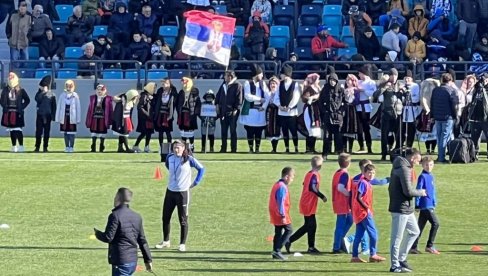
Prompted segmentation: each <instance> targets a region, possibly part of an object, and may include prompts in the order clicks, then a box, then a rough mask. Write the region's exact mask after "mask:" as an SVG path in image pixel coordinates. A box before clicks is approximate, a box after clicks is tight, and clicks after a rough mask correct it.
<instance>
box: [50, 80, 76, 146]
mask: <svg viewBox="0 0 488 276" xmlns="http://www.w3.org/2000/svg"><path fill="white" fill-rule="evenodd" d="M56 122H58V123H59V124H60V130H61V132H63V133H64V145H65V149H64V152H68V153H71V152H73V151H74V146H75V135H76V129H77V126H76V125H77V124H79V123H80V122H81V106H80V97H79V96H78V93H76V92H75V83H74V81H72V80H67V81H66V83H65V84H64V93H61V95H60V96H59V100H58V106H57V108H56Z"/></svg>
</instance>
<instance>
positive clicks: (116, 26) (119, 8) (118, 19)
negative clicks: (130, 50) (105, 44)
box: [108, 2, 133, 47]
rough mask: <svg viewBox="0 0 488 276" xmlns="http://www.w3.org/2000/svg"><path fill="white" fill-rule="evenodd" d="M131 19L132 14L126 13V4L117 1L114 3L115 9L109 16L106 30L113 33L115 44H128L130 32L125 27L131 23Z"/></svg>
mask: <svg viewBox="0 0 488 276" xmlns="http://www.w3.org/2000/svg"><path fill="white" fill-rule="evenodd" d="M132 21H133V17H132V15H131V14H129V13H127V4H125V3H124V2H117V3H116V4H115V11H114V13H113V14H112V16H111V17H110V21H109V24H108V32H109V33H111V34H112V35H113V38H114V43H115V44H122V45H123V46H125V47H127V46H129V43H130V32H128V31H127V28H128V26H130V25H131V23H132Z"/></svg>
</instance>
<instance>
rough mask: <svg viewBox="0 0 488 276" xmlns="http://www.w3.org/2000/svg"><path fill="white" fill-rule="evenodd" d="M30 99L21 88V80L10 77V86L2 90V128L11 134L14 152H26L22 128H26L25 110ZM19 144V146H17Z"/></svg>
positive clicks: (14, 76)
mask: <svg viewBox="0 0 488 276" xmlns="http://www.w3.org/2000/svg"><path fill="white" fill-rule="evenodd" d="M29 103H30V98H29V95H27V92H26V91H25V90H24V88H21V87H20V84H19V78H18V77H17V75H16V74H15V73H12V72H10V73H9V75H8V86H7V87H5V88H4V89H3V90H2V94H1V96H0V104H1V105H2V108H3V114H2V126H4V127H6V128H7V131H8V132H10V140H11V141H12V152H24V134H23V133H22V128H23V127H24V126H25V122H24V110H25V108H26V107H27V106H28V105H29ZM17 143H18V146H17Z"/></svg>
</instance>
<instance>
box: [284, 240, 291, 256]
mask: <svg viewBox="0 0 488 276" xmlns="http://www.w3.org/2000/svg"><path fill="white" fill-rule="evenodd" d="M290 247H291V243H290V242H286V243H285V249H286V253H288V254H291V251H290Z"/></svg>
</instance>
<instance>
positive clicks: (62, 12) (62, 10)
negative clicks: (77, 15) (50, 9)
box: [54, 5, 73, 23]
mask: <svg viewBox="0 0 488 276" xmlns="http://www.w3.org/2000/svg"><path fill="white" fill-rule="evenodd" d="M55 9H56V11H57V12H58V15H59V20H58V21H54V23H68V17H70V16H71V15H72V14H73V6H72V5H56V7H55Z"/></svg>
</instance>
